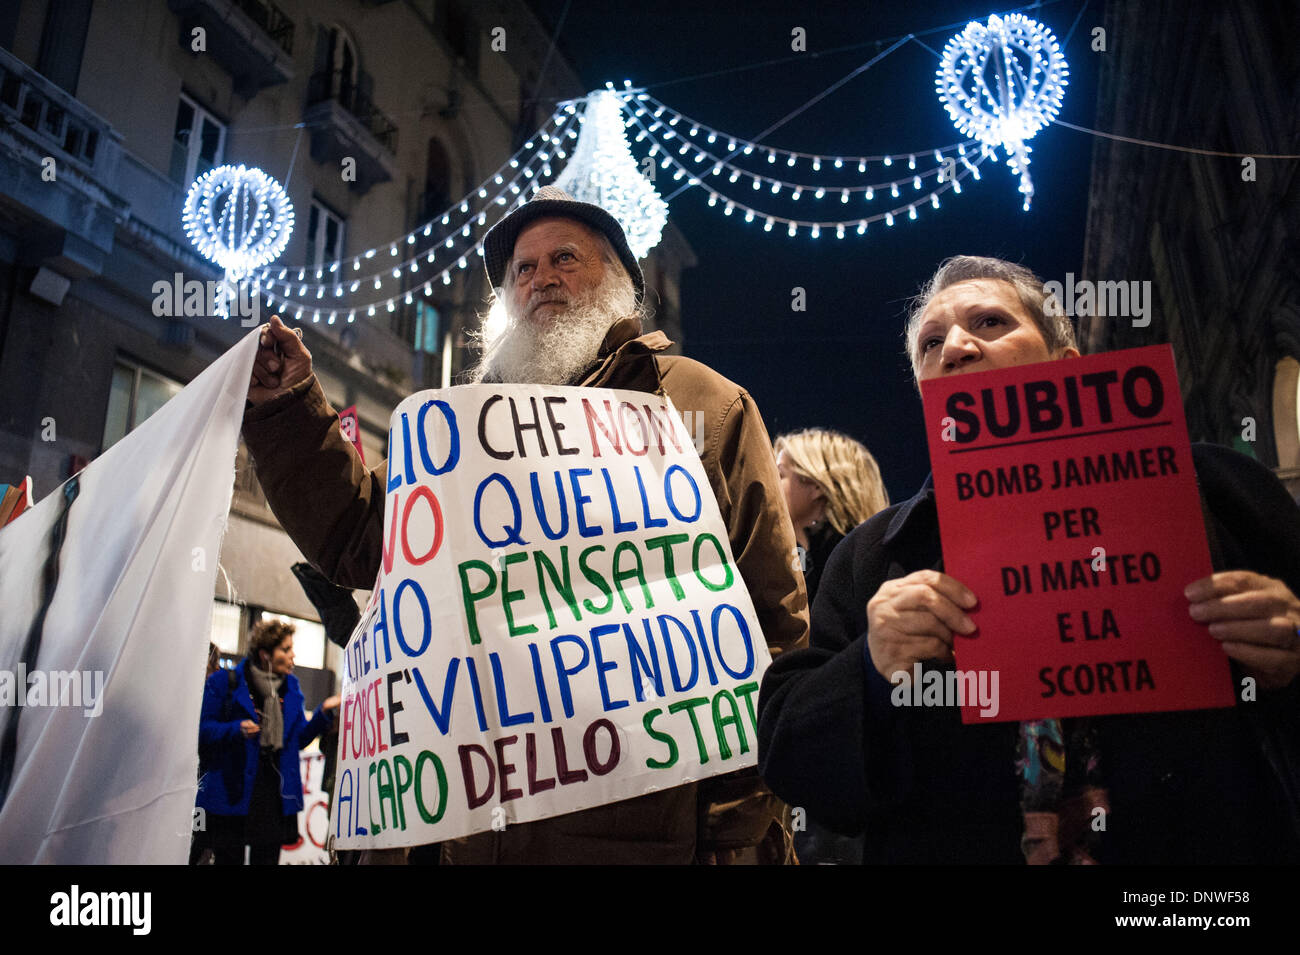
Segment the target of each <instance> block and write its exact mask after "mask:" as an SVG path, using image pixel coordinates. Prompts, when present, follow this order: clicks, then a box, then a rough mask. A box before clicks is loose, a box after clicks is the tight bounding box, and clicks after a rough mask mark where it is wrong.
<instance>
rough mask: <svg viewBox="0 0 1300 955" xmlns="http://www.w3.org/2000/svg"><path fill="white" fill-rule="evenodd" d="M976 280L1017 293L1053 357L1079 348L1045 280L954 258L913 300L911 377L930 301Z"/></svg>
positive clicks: (1017, 269) (1011, 266)
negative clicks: (1004, 286)
mask: <svg viewBox="0 0 1300 955" xmlns="http://www.w3.org/2000/svg"><path fill="white" fill-rule="evenodd" d="M973 279H992V280H995V281H998V282H1006V283H1007V284H1008V285H1010V286H1011V287H1012V288H1014V289H1015V290H1016V295H1017V296H1019V298H1020V303H1021V304H1022V305H1024V307H1025V310H1026V311H1027V312H1028V313H1029V317H1030V318H1032V319H1033V320H1034V324H1035V325H1036V326H1037V327H1038V331H1039V333H1040V334H1041V335H1042V336H1043V343H1044V344H1046V345H1047V351H1048V354H1050V355H1057V354H1059V353H1060V352H1061V351H1063V350H1064V349H1066V348H1077V347H1078V346H1077V344H1076V343H1075V340H1074V328H1073V327H1072V326H1071V325H1070V319H1069V318H1067V317H1066V316H1065V314H1064V312H1062V310H1061V308H1060V307H1059V303H1057V302H1056V301H1055V300H1054V299H1052V297H1051V296H1050V295H1049V293H1048V291H1047V288H1046V286H1045V285H1044V284H1043V280H1042V279H1040V278H1039V277H1038V276H1037V275H1035V274H1034V273H1033V272H1032V271H1030V270H1029V269H1027V268H1025V267H1024V266H1023V265H1019V264H1017V263H1015V262H1007V261H1006V260H1004V259H993V258H988V257H986V256H982V255H954V256H952V258H949V259H944V261H943V262H941V263H940V264H939V268H938V270H937V271H936V272H935V273H934V275H932V276H930V280H929V281H928V282H926V283H925V285H923V286H922V287H921V291H920V292H919V293H918V294H917V295H916V297H915V298H913V299H912V302H911V307H910V308H909V309H908V313H907V325H906V327H905V329H904V331H903V335H904V337H905V338H906V339H907V357H908V358H909V359H911V362H912V374H913V375H916V373H917V371H918V369H919V368H920V365H921V354H920V351H919V350H918V347H917V341H916V333H917V331H918V330H919V329H920V327H921V315H922V314H923V313H924V312H925V307H926V306H927V305H929V304H930V300H931V299H932V298H934V297H935V296H936V295H938V294H939V293H940V292H942V291H944V290H945V289H948V288H951V287H952V286H954V285H956V284H958V283H959V282H969V281H971V280H973Z"/></svg>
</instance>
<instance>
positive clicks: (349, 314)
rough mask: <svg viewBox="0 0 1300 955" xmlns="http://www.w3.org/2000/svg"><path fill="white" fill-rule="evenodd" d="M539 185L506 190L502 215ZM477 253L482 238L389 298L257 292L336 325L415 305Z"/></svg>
mask: <svg viewBox="0 0 1300 955" xmlns="http://www.w3.org/2000/svg"><path fill="white" fill-rule="evenodd" d="M539 188H541V182H540V181H539V180H537V179H533V180H532V182H531V184H530V185H529V187H527V188H525V189H523V190H521V191H520V193H519V194H518V195H517V197H516V198H514V199H513V200H506V199H504V193H503V194H502V204H503V205H504V206H505V209H504V210H503V212H502V215H503V216H504V215H506V214H508V213H509V212H510V211H512V210H513V209H515V208H517V207H518V206H520V205H522V204H523V203H524V202H526V201H527V200H528V198H529V196H530V194H531V193H533V192H536V191H537V190H538V189H539ZM495 222H496V220H495V219H494V220H493V224H495ZM475 255H477V256H478V257H479V258H482V257H483V242H482V240H480V241H478V242H477V243H476V244H475V245H473V246H472V247H469V248H466V249H464V251H463V252H462V253H461V254H460V255H459V256H458V257H456V258H455V259H454V261H452V262H451V263H450V264H448V265H446V266H445V267H444V268H442V269H441V270H440V271H438V272H435V273H433V274H431V275H429V276H428V277H427V278H425V279H424V281H423V282H420V283H416V284H415V285H414V286H413V287H412V288H409V289H405V290H402V291H399V292H397V293H396V294H394V295H390V296H387V297H385V298H380V299H375V300H373V301H368V302H360V303H348V304H343V305H340V304H338V303H330V304H329V305H320V304H313V303H312V302H305V301H302V300H301V299H300V298H293V297H290V296H289V295H280V294H277V293H276V292H275V291H274V290H273V289H272V288H267V287H262V286H261V285H259V284H254V286H253V294H254V295H257V296H260V297H262V298H264V299H265V300H266V303H267V307H268V308H276V304H277V303H278V308H276V311H277V312H279V314H281V315H284V314H287V313H289V312H291V311H292V313H293V318H294V319H295V320H296V321H303V320H304V319H303V316H304V315H310V318H311V321H312V322H320V321H321V318H322V316H324V317H325V321H326V324H328V325H333V324H334V323H335V321H336V320H337V319H338V317H339V316H343V315H344V313H346V316H345V317H346V321H347V322H348V323H351V322H354V321H355V320H356V317H357V313H358V312H363V313H364V314H365V315H367V316H368V317H374V316H375V315H376V314H377V313H378V312H379V311H380V310H381V309H382V310H384V311H387V312H394V311H396V310H397V303H398V302H404V303H405V304H407V305H411V304H412V303H414V301H415V296H416V294H417V293H422V294H424V295H425V296H430V295H432V294H433V288H434V285H435V284H436V283H438V282H439V281H440V282H441V283H442V284H443V285H444V286H446V285H451V282H452V279H451V276H452V274H453V273H454V272H456V271H458V270H464V269H467V268H468V267H469V262H470V259H471V258H472V257H473V256H475ZM411 271H412V272H414V271H415V270H414V269H412V270H411ZM403 278H409V276H403ZM376 287H378V286H376ZM320 298H321V296H320V295H319V294H318V295H317V299H320Z"/></svg>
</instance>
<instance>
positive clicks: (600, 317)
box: [471, 273, 636, 385]
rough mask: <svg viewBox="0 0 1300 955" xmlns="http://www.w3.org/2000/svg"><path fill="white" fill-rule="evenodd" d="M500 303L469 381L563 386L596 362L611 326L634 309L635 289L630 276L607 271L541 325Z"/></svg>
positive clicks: (508, 304)
mask: <svg viewBox="0 0 1300 955" xmlns="http://www.w3.org/2000/svg"><path fill="white" fill-rule="evenodd" d="M536 297H537V298H543V299H544V298H545V296H536ZM532 301H533V300H530V301H529V303H528V304H529V305H531V304H532ZM505 308H506V323H505V326H504V327H503V328H502V329H501V331H500V332H499V333H498V334H497V335H496V336H495V337H494V338H492V339H491V340H490V341H485V342H484V343H483V358H482V360H481V361H480V362H479V364H478V366H477V367H476V368H475V369H474V372H473V374H472V376H471V378H472V380H473V381H485V382H499V383H502V384H534V385H567V384H569V383H570V382H572V381H574V380H575V379H576V378H577V377H578V376H579V375H580V374H582V372H584V371H586V370H587V369H588V368H590V367H591V366H592V365H594V364H595V363H596V359H597V357H598V356H599V353H600V346H601V343H602V342H604V340H605V335H606V334H607V333H608V332H609V329H610V326H611V325H613V324H614V323H615V322H617V321H618V320H619V319H621V318H629V317H631V316H632V315H633V314H635V312H636V292H635V290H634V289H633V288H632V283H631V281H629V280H626V279H623V278H622V277H621V276H614V275H609V274H608V273H607V274H606V278H605V279H604V280H603V281H602V282H601V284H600V285H598V286H596V287H595V288H594V289H592V290H591V291H590V292H588V293H586V294H584V295H582V296H579V297H575V298H573V299H571V300H570V302H569V304H568V306H567V307H565V308H564V310H563V311H560V312H557V313H555V314H554V315H552V316H551V320H550V321H549V322H548V323H547V324H546V325H545V326H542V327H538V326H537V325H535V324H533V323H532V322H530V321H528V320H524V319H521V318H520V316H519V314H518V312H517V311H516V310H515V308H514V306H513V305H512V304H510V303H509V300H508V299H507V300H505Z"/></svg>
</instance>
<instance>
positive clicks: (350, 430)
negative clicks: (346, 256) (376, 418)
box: [339, 405, 366, 464]
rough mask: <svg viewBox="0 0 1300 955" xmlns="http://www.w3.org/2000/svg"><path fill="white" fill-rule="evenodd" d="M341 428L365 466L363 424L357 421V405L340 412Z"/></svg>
mask: <svg viewBox="0 0 1300 955" xmlns="http://www.w3.org/2000/svg"><path fill="white" fill-rule="evenodd" d="M339 428H340V430H342V432H343V437H345V438H347V439H348V440H349V441H351V442H352V446H353V447H354V448H356V449H357V456H358V457H360V458H361V463H362V464H365V463H366V452H365V451H363V450H362V448H361V423H360V422H359V421H358V420H357V406H356V405H352V406H350V407H348V408H344V409H343V410H342V411H340V412H339Z"/></svg>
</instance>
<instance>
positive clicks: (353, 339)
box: [0, 0, 693, 670]
mask: <svg viewBox="0 0 1300 955" xmlns="http://www.w3.org/2000/svg"><path fill="white" fill-rule="evenodd" d="M0 7H2V8H0V475H3V479H4V480H10V481H16V480H18V479H19V478H21V477H22V476H23V475H26V474H30V475H31V476H32V479H33V486H34V496H35V497H36V498H37V499H39V498H41V497H43V496H44V495H46V494H48V493H50V492H51V491H52V490H54V489H55V488H56V487H57V486H58V485H59V484H60V483H61V482H62V481H64V480H65V479H67V478H68V477H69V476H70V475H71V474H72V473H75V471H76V470H77V469H79V468H80V467H82V466H84V464H85V463H86V462H88V461H90V460H92V459H94V458H95V457H96V456H97V455H98V454H99V453H101V452H102V451H103V450H104V449H105V448H107V447H109V446H110V445H112V444H113V442H114V441H116V440H117V439H119V438H120V437H122V436H123V435H124V434H126V433H127V432H129V431H130V430H131V429H132V428H134V427H135V426H137V425H138V424H139V423H140V422H142V421H143V420H145V419H146V418H147V417H148V416H149V415H150V414H152V413H153V411H155V410H157V408H159V407H161V405H162V404H163V403H165V402H166V401H167V399H168V398H170V397H171V396H172V395H174V394H175V393H177V392H178V391H179V390H180V389H181V388H182V387H183V386H184V385H185V383H187V382H188V381H190V380H192V379H193V378H194V377H195V376H197V375H198V374H199V373H200V372H201V371H202V370H203V369H204V368H206V367H207V366H208V365H209V364H210V363H211V362H212V361H213V360H214V359H215V358H217V357H218V356H219V355H221V354H222V353H223V352H224V351H226V350H227V349H228V348H230V347H231V346H232V345H233V344H234V343H235V342H236V341H238V340H239V339H240V338H241V337H242V336H243V335H244V334H246V333H247V331H248V328H250V327H252V326H253V325H255V324H257V323H258V321H260V320H265V317H266V316H265V315H264V314H261V312H265V310H266V307H267V305H266V303H265V302H259V303H258V309H259V312H258V313H257V314H249V315H243V314H235V315H232V316H231V317H230V318H228V319H224V320H223V319H221V318H219V317H217V316H215V315H213V314H212V313H211V310H210V309H209V308H203V309H201V310H197V309H196V310H195V311H198V312H199V313H198V314H184V312H186V311H191V309H190V308H188V307H186V306H184V299H186V298H188V295H187V294H186V293H184V292H183V291H178V289H184V288H188V286H186V284H185V283H189V282H194V281H198V282H201V283H206V282H210V281H216V280H218V279H220V278H221V275H220V273H219V270H218V269H217V268H216V267H215V266H214V265H213V264H212V263H210V262H209V261H207V260H206V259H204V258H202V257H200V256H199V255H198V254H197V252H196V250H195V248H194V246H193V245H192V244H191V243H190V241H189V240H188V238H187V236H186V234H185V232H184V229H183V227H182V222H181V212H182V207H183V204H184V199H185V195H186V191H187V189H188V187H189V185H190V183H191V182H192V181H194V179H195V178H196V177H198V176H201V175H202V174H203V173H204V172H206V171H207V170H209V169H211V168H213V167H214V166H218V165H221V164H225V163H230V164H244V165H247V166H252V167H258V168H261V169H263V170H265V171H266V172H267V173H268V174H269V175H271V176H273V177H275V178H276V179H277V180H279V181H280V182H281V183H282V184H284V185H285V187H286V190H287V192H288V195H289V197H290V199H291V200H292V202H293V206H294V209H295V213H296V224H295V229H294V232H293V235H292V238H291V240H290V242H289V245H288V248H287V249H286V251H285V253H284V254H283V255H282V256H281V257H280V260H279V261H280V262H282V263H287V264H288V266H287V269H286V271H287V272H288V273H289V277H290V278H293V277H295V276H297V275H304V274H305V276H306V277H307V279H308V281H310V280H311V279H312V278H314V277H315V276H318V275H321V274H326V275H327V276H328V274H332V273H331V272H330V267H331V265H332V264H334V263H343V264H344V265H345V267H346V264H347V263H348V262H351V261H353V260H354V259H355V260H359V259H361V258H362V257H363V255H364V253H365V252H366V251H368V250H378V254H379V255H381V256H382V255H383V254H385V253H387V252H388V251H389V249H390V243H391V242H392V241H393V240H394V238H395V237H401V236H405V235H406V234H407V233H408V232H410V231H411V230H415V229H418V228H419V227H420V226H421V225H422V224H425V223H428V228H427V229H425V231H424V232H422V233H418V232H417V233H415V235H414V238H413V239H412V242H411V249H409V250H408V249H407V248H403V249H402V250H401V251H402V254H403V258H404V259H405V258H406V257H407V253H408V251H417V252H420V253H423V251H424V250H425V249H426V248H427V249H429V250H430V251H432V250H433V249H434V247H435V246H437V247H438V248H439V249H440V248H441V246H440V245H438V243H440V242H442V241H443V240H444V239H446V238H451V237H452V236H451V234H450V232H449V231H448V230H446V229H442V228H440V226H441V220H440V218H439V217H440V216H441V215H442V214H443V213H444V212H445V211H447V210H448V209H449V208H451V207H453V205H454V204H455V203H458V202H459V201H460V200H461V197H464V196H466V195H472V190H475V189H477V188H478V185H479V184H480V183H482V182H484V181H485V180H487V179H488V178H489V177H491V176H492V174H493V172H494V171H495V170H496V169H497V168H498V167H499V166H501V164H502V163H504V162H505V161H506V160H507V158H508V157H510V156H511V155H512V154H513V153H514V152H515V150H516V149H517V148H518V147H519V146H520V145H521V144H522V143H524V142H525V141H527V140H528V139H529V137H530V136H531V135H532V133H533V132H534V131H535V130H536V129H538V128H539V127H540V126H542V124H543V123H544V122H545V121H546V120H547V118H548V117H549V116H550V115H551V112H552V110H553V108H554V104H555V103H556V102H557V101H561V100H565V99H571V98H574V97H577V96H581V95H582V94H583V93H584V92H585V91H584V89H583V87H582V85H581V83H580V82H579V80H578V77H577V75H576V74H575V73H574V72H573V70H572V69H571V68H570V67H569V66H568V64H566V63H565V62H564V61H563V59H562V58H561V57H560V56H558V55H555V54H554V53H553V52H552V51H551V50H550V46H551V38H550V37H549V36H548V35H547V34H546V33H545V31H544V30H543V29H542V28H541V27H540V25H539V24H538V22H537V21H536V19H535V18H534V17H533V15H532V13H531V12H530V11H529V10H528V8H527V6H526V5H525V4H524V3H522V2H516V0H491V2H476V3H469V2H467V0H398V2H386V0H365V2H363V0H6V2H5V3H4V4H3V5H0ZM543 70H544V71H545V73H544V75H543ZM488 224H490V221H489V223H488ZM481 234H482V233H481V231H479V232H478V233H477V235H476V236H475V237H474V238H473V239H470V240H469V241H470V243H471V245H470V248H471V249H472V247H473V246H472V242H473V241H475V239H481ZM456 238H457V239H458V240H459V239H460V238H463V237H459V236H458V237H456ZM394 248H395V246H394ZM467 257H468V258H470V259H471V260H472V261H470V263H469V266H470V267H467V268H464V269H456V270H454V271H453V272H452V273H451V274H450V275H449V276H448V281H447V282H446V283H445V284H444V283H442V282H439V283H434V285H433V287H432V288H431V289H430V290H429V292H428V293H427V294H420V295H418V296H412V295H409V294H408V295H406V296H405V298H404V299H400V300H399V301H397V302H396V304H395V307H393V308H392V309H391V310H389V309H380V310H379V311H378V312H377V314H375V315H368V314H359V317H358V320H356V321H355V322H352V323H348V322H345V321H343V320H342V318H341V317H340V318H339V320H337V321H332V320H330V319H326V320H321V319H322V314H320V313H318V314H316V315H315V318H316V321H311V320H310V319H309V318H307V317H306V316H302V315H296V314H295V312H296V310H295V309H293V308H290V309H289V310H288V312H287V313H286V314H285V316H284V317H285V318H287V319H290V320H291V324H292V323H293V322H292V320H293V319H294V318H295V317H296V318H298V319H299V321H301V324H302V327H303V330H304V341H305V342H306V343H307V345H308V347H309V348H310V350H311V352H312V356H313V361H314V367H315V370H316V374H317V375H318V377H319V379H320V381H321V384H322V386H323V387H324V390H325V393H326V394H327V395H328V396H329V398H330V400H331V402H332V403H333V404H334V405H335V406H336V407H338V408H346V407H349V406H353V405H355V406H356V409H357V419H358V422H359V426H360V442H361V445H362V447H363V449H364V456H365V458H366V460H367V462H368V463H370V464H374V463H376V462H377V461H379V460H382V459H383V458H384V457H385V456H386V440H387V428H388V417H389V413H390V411H391V410H392V408H393V407H395V406H396V404H397V403H398V402H399V401H400V400H401V399H403V398H404V397H405V396H406V395H407V394H409V393H410V392H411V391H412V390H415V389H418V388H424V387H438V386H442V385H447V384H450V383H452V382H454V381H455V380H456V377H457V375H458V374H459V373H460V372H461V371H462V370H463V369H464V368H465V367H466V366H467V365H468V364H469V363H470V362H471V361H472V360H473V358H474V357H475V356H474V354H473V350H472V343H471V339H470V333H472V331H473V330H474V329H475V328H476V327H477V325H478V321H479V318H478V316H479V314H480V313H481V312H483V311H484V310H485V307H486V303H487V300H488V295H489V289H488V288H487V281H486V278H485V276H484V275H483V269H482V265H481V259H479V258H478V256H477V255H472V256H467ZM690 264H693V257H692V255H691V252H690V249H689V247H687V246H686V244H685V242H684V240H682V238H681V237H680V235H679V234H677V233H676V232H675V231H674V230H672V228H671V227H669V230H668V233H667V234H666V236H665V241H664V242H663V243H662V244H661V246H660V248H659V249H657V250H655V252H654V253H652V255H651V256H650V259H649V260H648V261H647V262H646V263H645V268H646V273H647V281H648V284H649V285H650V287H651V288H652V289H653V290H654V291H655V292H657V293H658V296H659V298H658V314H657V318H656V322H657V325H658V326H659V327H663V328H664V329H665V330H666V331H668V332H669V334H670V336H671V337H674V338H676V339H680V334H681V322H680V317H679V315H680V312H679V301H678V292H677V290H678V288H679V287H680V283H679V276H680V271H681V269H682V268H683V267H687V266H689V265H690ZM325 281H326V282H328V281H329V279H328V278H326V280H325ZM420 281H421V280H420V279H418V278H416V277H414V276H410V277H408V276H406V275H405V274H403V275H402V276H401V278H399V279H394V282H395V283H396V290H397V291H398V292H399V293H400V292H408V293H409V292H411V291H417V292H418V291H420V290H421V286H420ZM159 283H161V284H159ZM393 287H394V286H393V283H388V284H387V288H388V291H386V292H385V293H384V294H387V295H391V294H392V289H393ZM163 291H165V293H166V294H162V292H163ZM281 294H282V295H288V296H291V295H292V294H293V293H292V292H289V293H285V292H284V291H283V290H282V292H281ZM307 294H308V296H310V295H311V294H313V293H311V292H308V293H307ZM316 294H317V296H318V297H319V294H320V293H319V292H317V293H316ZM272 304H273V303H272ZM178 305H179V306H181V307H179V308H178V307H177V306H178ZM332 318H333V316H331V319H332ZM301 559H302V558H301V555H300V554H299V553H298V551H297V549H296V548H295V547H294V545H293V544H292V542H291V541H290V540H289V539H288V537H287V536H286V535H285V534H284V532H283V531H282V530H281V529H280V528H279V526H278V524H277V523H276V521H275V518H274V516H273V515H272V514H271V513H270V511H269V509H268V508H267V506H266V503H265V500H264V498H263V497H262V495H261V493H260V491H259V489H258V487H257V482H256V479H255V477H254V475H253V472H252V469H251V467H250V466H249V463H248V460H247V455H246V453H245V452H244V450H243V448H242V446H241V450H240V455H239V458H238V461H237V470H236V483H235V497H234V503H233V506H232V511H231V518H230V523H229V527H228V529H227V533H226V537H225V541H224V544H223V549H222V555H221V568H220V571H219V573H218V575H217V593H216V594H215V599H216V601H217V603H216V607H215V611H214V635H215V636H214V638H215V639H216V640H217V642H218V644H219V645H220V646H221V648H222V650H223V651H225V652H228V653H231V654H235V653H238V652H240V651H242V649H243V646H244V641H245V639H246V633H247V630H248V628H249V626H250V625H251V623H253V622H255V621H256V620H257V619H259V618H260V617H261V616H262V615H263V614H265V613H271V614H276V615H285V616H289V617H291V618H293V619H296V620H298V621H300V627H299V638H298V640H297V641H296V649H297V652H298V663H299V666H300V668H301V667H306V668H308V669H313V668H315V669H321V670H328V669H335V670H336V669H337V665H338V652H337V650H336V648H334V647H332V646H326V644H325V641H324V640H323V638H322V635H321V631H320V628H319V626H318V625H316V624H315V623H314V622H315V621H317V620H318V619H319V618H318V615H317V613H316V611H315V609H314V608H313V607H312V605H311V603H310V602H309V601H308V600H307V598H306V595H305V594H304V592H303V591H302V588H301V587H300V586H299V584H298V583H297V581H296V580H295V578H294V577H293V575H292V574H291V573H290V571H289V568H290V566H291V565H292V564H293V563H294V562H296V561H298V560H301Z"/></svg>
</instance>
